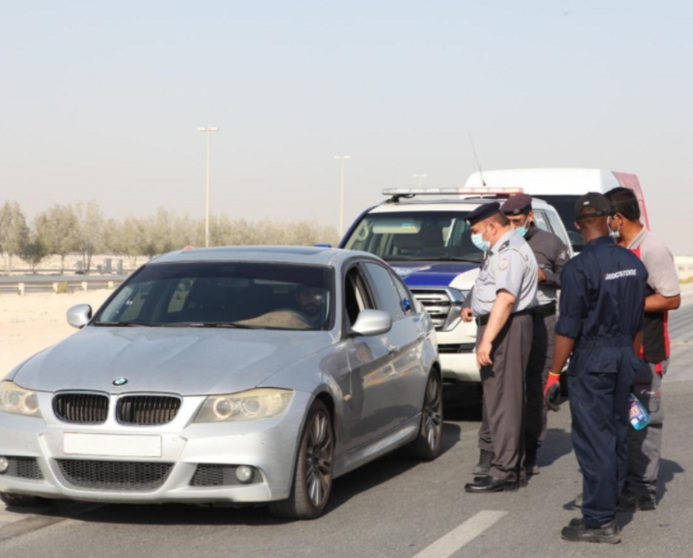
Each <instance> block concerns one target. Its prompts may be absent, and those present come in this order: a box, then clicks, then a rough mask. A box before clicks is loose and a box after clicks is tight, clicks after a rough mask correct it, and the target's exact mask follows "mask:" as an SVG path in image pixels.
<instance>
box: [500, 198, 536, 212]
mask: <svg viewBox="0 0 693 558" xmlns="http://www.w3.org/2000/svg"><path fill="white" fill-rule="evenodd" d="M500 210H501V211H502V212H503V213H505V214H506V215H522V214H523V213H525V212H529V211H532V196H528V195H527V194H515V195H514V196H510V197H509V198H508V199H507V201H506V202H505V203H504V204H503V205H502V206H501V208H500Z"/></svg>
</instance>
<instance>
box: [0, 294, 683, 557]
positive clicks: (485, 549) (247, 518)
mask: <svg viewBox="0 0 693 558" xmlns="http://www.w3.org/2000/svg"><path fill="white" fill-rule="evenodd" d="M671 331H672V350H673V356H672V364H671V368H670V371H669V373H668V375H667V377H666V379H665V383H664V388H663V391H664V401H665V407H666V413H667V418H666V422H665V440H664V451H663V456H664V459H663V461H662V464H661V472H660V481H661V494H660V497H661V501H660V506H659V508H658V509H657V510H656V511H654V512H639V513H637V514H635V515H633V514H619V516H618V521H619V522H620V524H621V525H622V527H623V543H622V544H621V545H618V546H615V547H611V546H609V547H606V548H605V547H604V546H603V545H587V544H575V543H567V542H564V541H562V540H561V539H560V530H561V528H562V527H563V526H564V525H566V524H567V523H568V521H570V519H571V518H573V517H576V516H578V515H579V512H578V511H577V510H575V509H573V506H572V502H573V499H574V497H575V495H577V494H578V493H579V492H580V491H581V476H580V474H579V472H578V467H577V462H576V460H575V456H574V455H573V453H572V449H571V442H570V416H569V409H568V406H567V404H564V405H563V408H562V409H561V411H560V412H559V413H556V414H552V415H551V416H550V429H549V434H548V439H547V441H546V444H545V446H544V448H543V449H542V452H541V453H540V458H539V459H540V461H539V462H540V465H541V467H542V469H541V474H540V475H538V476H537V477H534V478H533V480H532V481H531V483H530V485H529V486H528V487H527V488H524V489H522V490H520V491H519V492H517V493H511V494H494V495H469V494H465V493H464V491H463V486H464V483H465V482H467V481H469V480H470V479H471V474H470V470H471V468H472V466H473V465H474V463H475V462H476V459H477V457H478V453H477V449H476V431H477V428H478V423H477V422H475V420H476V417H475V416H474V414H473V411H469V410H461V409H450V410H448V412H447V413H446V419H447V420H446V424H445V430H444V450H445V451H444V454H443V455H442V456H441V457H440V458H439V459H438V460H436V461H435V462H433V463H417V462H412V461H408V460H406V459H403V458H401V457H399V456H391V457H387V458H385V459H381V460H379V461H377V462H375V463H372V464H370V465H368V466H366V467H365V468H363V469H360V470H358V471H355V472H354V473H351V474H349V475H347V476H345V477H342V478H340V479H339V480H337V481H336V482H335V486H334V492H333V497H332V503H331V506H330V508H329V511H328V513H327V514H326V515H325V516H324V517H322V518H321V519H319V520H316V521H312V522H294V523H292V522H281V521H277V520H275V519H273V518H271V517H270V516H269V515H268V514H267V513H266V512H265V511H264V510H262V509H255V508H247V509H240V510H234V509H206V508H199V507H192V506H176V505H167V506H117V505H108V506H91V507H88V506H85V505H82V504H77V505H75V504H72V505H69V504H68V505H64V506H58V507H56V508H54V509H53V510H31V512H30V513H25V514H23V515H22V514H19V513H16V512H15V511H12V510H8V511H0V556H1V557H2V558H27V557H41V558H51V557H61V558H67V557H70V558H81V557H86V556H89V557H95V558H96V557H98V558H101V557H103V558H106V557H114V558H116V557H117V558H121V557H123V556H128V557H130V556H132V557H143V556H147V557H162V558H163V557H166V558H175V557H185V558H190V557H198V556H199V557H217V556H219V557H221V556H224V557H231V556H233V557H243V558H254V557H270V558H274V557H277V558H279V557H294V556H299V555H300V556H305V557H312V556H316V557H317V556H320V557H323V556H330V558H341V557H348V558H354V557H357V556H358V557H361V556H363V557H367V558H371V557H372V558H378V557H388V558H444V557H448V556H454V557H465V558H474V557H480V558H481V557H483V558H527V557H545V558H554V557H556V556H562V557H591V556H609V557H617V558H620V557H624V558H625V557H629V558H634V557H648V558H655V557H660V556H661V557H667V558H678V557H681V558H683V557H686V558H687V557H689V556H691V555H692V554H693V550H692V549H693V530H691V529H690V527H689V526H690V525H691V523H692V522H693V506H691V505H690V501H691V495H693V476H691V475H690V474H686V473H687V470H689V469H693V444H692V443H691V441H690V440H691V436H690V425H691V424H693V372H691V364H692V363H693V358H692V357H693V305H687V306H686V307H685V308H683V309H681V310H679V311H678V312H677V313H676V314H674V315H673V317H672V320H671Z"/></svg>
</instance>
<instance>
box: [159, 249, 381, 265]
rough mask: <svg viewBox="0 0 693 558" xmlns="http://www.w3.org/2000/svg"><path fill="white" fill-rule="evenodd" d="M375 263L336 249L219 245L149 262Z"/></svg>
mask: <svg viewBox="0 0 693 558" xmlns="http://www.w3.org/2000/svg"><path fill="white" fill-rule="evenodd" d="M354 257H358V258H360V259H370V260H378V258H377V257H375V256H373V254H369V253H367V252H358V251H355V250H342V249H339V248H321V247H317V246H219V247H214V248H195V249H192V250H177V251H175V252H169V253H168V254H163V255H162V256H159V257H157V258H155V259H153V260H151V262H150V263H152V264H160V263H181V262H232V261H233V262H268V263H270V262H272V263H293V264H302V265H323V266H339V265H341V264H342V263H344V262H345V261H346V260H349V259H351V258H354Z"/></svg>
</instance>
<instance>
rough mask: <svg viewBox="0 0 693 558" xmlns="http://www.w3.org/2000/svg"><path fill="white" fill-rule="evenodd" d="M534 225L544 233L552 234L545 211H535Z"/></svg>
mask: <svg viewBox="0 0 693 558" xmlns="http://www.w3.org/2000/svg"><path fill="white" fill-rule="evenodd" d="M534 223H535V224H536V226H537V227H539V228H540V229H541V230H542V231H546V232H551V227H550V226H549V222H548V220H547V219H546V213H544V212H543V211H541V210H538V211H537V210H535V211H534Z"/></svg>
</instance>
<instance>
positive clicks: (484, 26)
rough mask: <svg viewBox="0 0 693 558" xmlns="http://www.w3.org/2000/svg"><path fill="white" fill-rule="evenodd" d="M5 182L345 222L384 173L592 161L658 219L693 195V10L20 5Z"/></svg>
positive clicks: (10, 14) (671, 235) (7, 55)
mask: <svg viewBox="0 0 693 558" xmlns="http://www.w3.org/2000/svg"><path fill="white" fill-rule="evenodd" d="M3 7H4V9H3V17H2V20H0V32H1V33H0V48H1V49H2V53H3V54H2V56H1V57H0V72H1V74H0V75H2V78H3V79H2V83H3V87H2V89H1V90H0V111H1V114H2V118H1V119H0V153H2V157H1V159H0V184H2V195H0V203H2V202H4V201H5V200H17V201H18V202H20V203H21V204H22V206H23V208H24V209H25V210H26V211H27V213H28V214H29V216H33V215H34V214H35V213H36V212H38V211H41V210H43V209H46V208H47V207H48V206H50V205H52V204H54V203H73V202H76V201H87V200H90V199H95V200H96V201H97V202H98V203H99V204H100V206H101V208H102V209H103V210H104V212H105V213H106V214H107V215H109V216H113V217H117V218H122V217H125V216H127V215H130V214H132V215H135V216H145V215H149V214H153V213H154V212H155V211H156V209H157V208H158V207H159V206H164V207H166V208H168V209H170V210H172V211H176V212H179V213H185V212H187V213H189V214H190V215H191V216H195V217H200V216H202V215H203V214H204V180H205V137H204V134H202V133H199V132H197V127H198V126H207V125H210V126H218V127H219V128H220V131H219V132H217V133H214V134H213V135H212V208H213V210H214V211H219V212H224V213H227V214H228V215H229V216H230V217H231V218H246V219H251V220H259V219H262V218H265V217H268V218H271V219H273V220H276V221H284V222H285V221H298V220H303V219H316V220H318V221H319V222H321V223H324V224H332V225H334V226H338V225H339V162H338V161H336V160H335V159H334V156H335V155H337V154H347V155H351V156H352V159H351V160H350V161H348V162H347V164H346V186H347V198H346V208H345V209H346V212H345V214H346V219H345V221H346V223H347V224H349V223H350V222H351V221H352V220H353V219H354V218H355V217H356V216H357V215H358V214H359V213H360V212H361V211H362V210H363V209H364V208H365V207H367V206H368V205H370V204H373V203H377V202H378V201H379V200H380V199H381V196H380V190H381V189H382V188H385V187H397V186H400V187H405V186H416V179H415V178H413V177H412V174H414V173H425V174H426V175H427V178H426V179H424V181H423V185H424V186H429V187H438V186H440V187H443V186H447V187H449V186H461V185H463V184H464V182H465V181H466V179H467V177H468V176H469V175H470V174H471V173H472V172H474V171H475V170H476V162H475V160H474V155H473V152H472V150H471V147H470V145H469V139H468V131H471V132H472V134H473V135H474V140H475V143H476V148H477V151H478V153H479V157H480V159H481V162H482V164H483V167H484V169H486V170H491V169H495V168H515V167H594V168H605V169H608V170H616V171H624V172H632V173H635V174H637V175H638V176H639V178H640V181H641V184H642V185H643V188H644V192H645V197H646V199H647V202H648V206H649V210H650V216H651V221H652V226H653V230H654V231H655V232H656V233H658V234H659V235H660V236H661V237H662V239H663V240H664V241H665V242H666V243H667V244H668V245H669V246H670V247H671V249H672V251H674V252H675V253H677V254H693V248H690V247H689V244H688V242H687V238H685V237H683V236H681V235H680V234H678V233H679V231H680V230H683V227H684V226H685V224H686V223H687V221H686V216H687V213H688V212H687V211H686V207H687V204H689V203H691V202H693V194H691V192H690V189H689V188H686V182H687V181H688V180H690V179H689V178H688V176H687V172H686V170H685V160H686V158H685V157H686V156H687V155H688V151H689V149H688V147H689V145H690V144H691V141H690V135H691V129H692V126H691V124H692V123H693V122H692V121H693V118H692V117H691V110H690V106H689V105H690V98H691V97H692V93H693V77H692V76H691V73H690V71H686V70H685V68H686V67H689V65H690V60H691V59H692V58H693V57H692V56H691V55H692V54H693V38H691V35H690V33H689V29H688V27H689V24H688V22H690V21H691V20H693V7H692V6H691V5H675V4H674V3H669V2H660V3H658V4H656V5H652V4H651V3H645V2H642V1H639V2H621V1H616V2H609V3H608V5H606V4H605V3H603V2H596V1H588V2H584V1H583V2H577V0H573V1H559V2H556V1H555V0H553V1H551V0H544V1H528V2H523V3H521V4H519V3H516V2H497V3H494V4H493V5H489V4H483V5H475V6H472V5H462V4H461V3H458V2H442V1H433V2H428V3H426V4H424V3H421V2H411V1H405V2H391V1H387V2H363V1H360V0H359V1H354V2H351V3H349V4H343V3H339V4H337V3H334V2H317V1H308V2H301V3H300V5H298V3H295V5H294V3H291V4H290V3H286V2H279V1H276V0H272V1H269V0H268V1H265V2H257V3H241V2H224V1H221V0H219V1H206V2H198V3H195V4H193V3H189V2H183V1H168V2H164V1H141V2H129V1H126V2H118V3H98V4H90V3H84V2H76V1H66V2H60V3H54V2H48V1H41V2H34V1H31V0H30V1H27V2H22V3H12V4H9V3H6V4H5V5H4V6H3Z"/></svg>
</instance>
